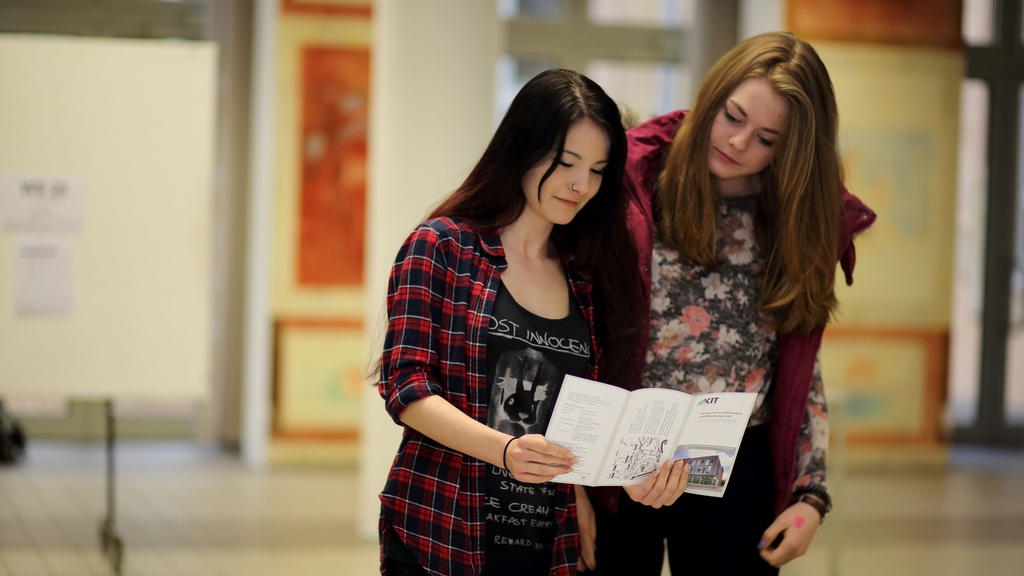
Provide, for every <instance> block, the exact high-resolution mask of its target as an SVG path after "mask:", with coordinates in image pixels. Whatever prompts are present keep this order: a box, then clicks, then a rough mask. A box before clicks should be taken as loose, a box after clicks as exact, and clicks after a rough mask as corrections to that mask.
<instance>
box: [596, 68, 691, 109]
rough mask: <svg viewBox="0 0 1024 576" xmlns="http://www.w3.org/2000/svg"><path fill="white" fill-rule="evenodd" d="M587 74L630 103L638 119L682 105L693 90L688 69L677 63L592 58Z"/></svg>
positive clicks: (614, 96) (611, 94)
mask: <svg viewBox="0 0 1024 576" xmlns="http://www.w3.org/2000/svg"><path fill="white" fill-rule="evenodd" d="M586 75H587V76H589V77H590V78H591V79H593V80H594V82H597V83H598V84H600V85H601V87H602V88H604V89H605V91H606V92H607V93H608V95H609V96H611V97H612V99H613V100H615V101H616V102H618V103H619V104H623V105H625V106H626V107H628V108H629V110H631V111H632V112H633V113H634V114H635V115H636V120H637V122H643V121H644V120H647V119H648V118H651V117H652V116H657V115H660V114H665V113H667V112H671V111H672V110H677V109H679V108H681V107H682V106H683V105H684V103H685V102H686V101H688V100H689V95H690V90H691V78H690V73H689V69H688V68H687V67H685V66H680V65H676V64H667V63H651V62H628V61H622V60H592V61H591V62H590V64H589V65H588V66H587V71H586Z"/></svg>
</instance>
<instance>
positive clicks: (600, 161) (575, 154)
mask: <svg viewBox="0 0 1024 576" xmlns="http://www.w3.org/2000/svg"><path fill="white" fill-rule="evenodd" d="M562 152H565V153H566V154H572V155H573V156H575V157H576V159H577V160H580V161H582V160H583V156H580V155H579V154H577V153H575V152H573V151H572V150H566V149H564V148H563V149H562ZM607 163H608V161H607V160H598V161H597V162H594V164H607Z"/></svg>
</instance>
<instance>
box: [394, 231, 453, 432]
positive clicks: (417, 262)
mask: <svg viewBox="0 0 1024 576" xmlns="http://www.w3.org/2000/svg"><path fill="white" fill-rule="evenodd" d="M448 270H449V268H448V263H447V262H446V259H445V255H444V253H443V252H442V250H441V249H440V246H439V245H438V236H437V233H436V232H435V231H434V230H433V229H431V228H428V227H420V228H419V229H417V230H416V231H415V232H413V234H412V235H411V236H409V238H408V239H407V240H406V241H405V244H403V245H402V248H401V249H400V250H399V252H398V256H397V258H396V260H395V265H394V267H393V268H392V271H391V281H390V283H389V285H388V300H387V308H388V330H387V334H386V335H385V338H384V354H383V356H382V362H381V381H380V394H381V396H382V397H383V398H384V400H385V405H386V408H387V411H388V414H389V415H390V416H391V418H392V419H394V421H395V422H396V423H397V424H401V421H400V420H399V415H400V414H401V413H402V411H403V410H405V407H406V406H408V405H409V404H412V403H413V402H415V401H417V400H419V399H421V398H426V397H427V396H431V395H436V394H441V393H442V390H441V384H440V382H439V379H440V374H441V371H440V365H439V360H438V341H437V340H438V339H437V335H436V334H435V329H436V328H435V327H437V326H441V325H442V324H441V322H442V318H441V316H442V313H443V309H444V306H445V304H444V296H445V286H446V284H447V282H448V279H447V276H448Z"/></svg>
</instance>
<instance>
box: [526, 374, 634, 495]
mask: <svg viewBox="0 0 1024 576" xmlns="http://www.w3.org/2000/svg"><path fill="white" fill-rule="evenodd" d="M628 397H629V392H627V391H626V390H623V389H622V388H618V387H616V386H612V385H610V384H603V383H600V382H595V381H593V380H587V379H585V378H579V377H576V376H569V375H567V376H566V377H565V379H564V380H563V381H562V388H561V389H560V390H559V392H558V399H557V400H555V407H554V408H553V411H552V413H551V419H550V420H549V421H548V429H547V432H546V433H545V434H544V436H545V437H546V438H547V439H548V440H550V441H551V442H554V443H555V444H558V445H559V446H563V447H565V448H568V449H569V450H570V451H572V453H573V455H574V456H576V459H577V460H579V462H578V463H577V464H576V465H575V466H573V471H572V472H570V473H568V474H562V475H560V476H557V477H556V478H555V479H554V481H555V482H566V483H569V484H583V485H585V486H595V485H596V484H594V482H595V479H596V478H597V477H598V473H599V472H600V470H601V463H602V461H603V460H604V457H605V453H606V452H607V449H608V445H609V444H610V443H611V441H612V437H613V436H614V435H615V427H616V425H617V424H618V421H619V417H620V416H621V414H622V406H623V405H624V404H625V403H626V399H627V398H628Z"/></svg>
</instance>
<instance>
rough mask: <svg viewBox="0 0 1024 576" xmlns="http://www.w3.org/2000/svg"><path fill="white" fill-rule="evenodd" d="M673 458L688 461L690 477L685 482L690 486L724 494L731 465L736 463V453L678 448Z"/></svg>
mask: <svg viewBox="0 0 1024 576" xmlns="http://www.w3.org/2000/svg"><path fill="white" fill-rule="evenodd" d="M673 458H674V459H676V460H689V461H690V475H689V477H688V479H687V482H688V483H689V484H690V485H691V486H700V487H701V488H703V489H705V490H721V491H723V492H724V491H725V483H726V481H727V480H728V479H729V473H730V472H731V471H732V465H733V463H734V462H735V461H736V452H726V451H725V450H708V449H703V448H685V447H683V446H679V447H678V448H676V452H675V454H674V455H673Z"/></svg>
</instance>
